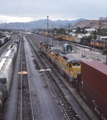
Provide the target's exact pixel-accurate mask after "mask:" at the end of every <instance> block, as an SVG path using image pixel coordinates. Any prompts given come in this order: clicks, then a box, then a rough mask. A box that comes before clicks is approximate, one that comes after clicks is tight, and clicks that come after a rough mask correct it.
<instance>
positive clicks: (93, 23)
mask: <svg viewBox="0 0 107 120" xmlns="http://www.w3.org/2000/svg"><path fill="white" fill-rule="evenodd" d="M101 21H102V22H101V28H105V27H107V18H104V19H102V20H101ZM77 27H81V28H83V27H86V28H96V29H98V27H99V20H84V21H79V22H77V23H75V24H74V25H73V26H72V28H77Z"/></svg>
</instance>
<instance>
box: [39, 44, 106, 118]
mask: <svg viewBox="0 0 107 120" xmlns="http://www.w3.org/2000/svg"><path fill="white" fill-rule="evenodd" d="M40 50H41V51H42V52H43V53H45V54H46V55H47V57H48V58H49V59H50V60H51V61H52V62H53V64H55V65H56V66H57V67H58V68H59V70H60V72H61V73H62V74H63V75H64V76H65V75H66V76H67V77H68V79H69V81H70V82H71V84H72V85H74V87H76V89H77V91H78V93H79V94H80V96H81V97H82V98H83V99H84V100H85V102H86V103H87V104H88V105H89V106H90V107H91V108H92V110H93V111H94V112H95V113H96V114H97V115H98V116H99V117H100V119H101V120H107V93H106V91H107V66H106V65H104V64H102V63H99V62H97V61H80V60H78V59H76V58H74V57H73V56H72V55H70V56H69V54H68V55H67V54H66V53H64V52H62V51H61V50H60V49H58V48H56V47H53V46H52V45H49V44H47V43H45V42H40ZM74 73H75V74H74Z"/></svg>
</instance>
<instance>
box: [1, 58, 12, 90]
mask: <svg viewBox="0 0 107 120" xmlns="http://www.w3.org/2000/svg"><path fill="white" fill-rule="evenodd" d="M12 74H13V63H12V59H11V58H1V60H0V82H1V83H3V84H4V86H5V87H6V90H7V92H9V88H10V83H11V79H12Z"/></svg>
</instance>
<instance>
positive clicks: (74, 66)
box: [40, 42, 81, 82]
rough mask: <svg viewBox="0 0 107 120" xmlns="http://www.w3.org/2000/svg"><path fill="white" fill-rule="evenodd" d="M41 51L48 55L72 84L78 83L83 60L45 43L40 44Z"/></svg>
mask: <svg viewBox="0 0 107 120" xmlns="http://www.w3.org/2000/svg"><path fill="white" fill-rule="evenodd" d="M40 51H42V52H43V53H45V54H46V55H47V57H48V58H49V59H50V60H51V61H52V62H53V64H54V65H56V66H57V67H58V69H59V70H60V71H61V73H62V74H63V75H64V76H66V77H67V78H68V79H69V81H70V82H75V81H76V79H77V73H78V72H80V68H81V60H79V59H77V58H75V57H74V56H73V55H70V54H67V53H65V52H63V51H61V50H60V49H58V48H56V47H53V46H52V45H49V44H47V43H45V42H40Z"/></svg>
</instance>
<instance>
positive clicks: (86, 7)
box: [0, 0, 107, 23]
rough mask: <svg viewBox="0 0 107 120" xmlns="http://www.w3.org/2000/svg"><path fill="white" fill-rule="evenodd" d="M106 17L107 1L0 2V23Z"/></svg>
mask: <svg viewBox="0 0 107 120" xmlns="http://www.w3.org/2000/svg"><path fill="white" fill-rule="evenodd" d="M47 15H49V19H51V20H59V19H60V20H75V19H78V18H86V19H98V18H99V17H107V0H0V23H4V22H7V23H9V22H29V21H34V20H39V19H46V18H47Z"/></svg>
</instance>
